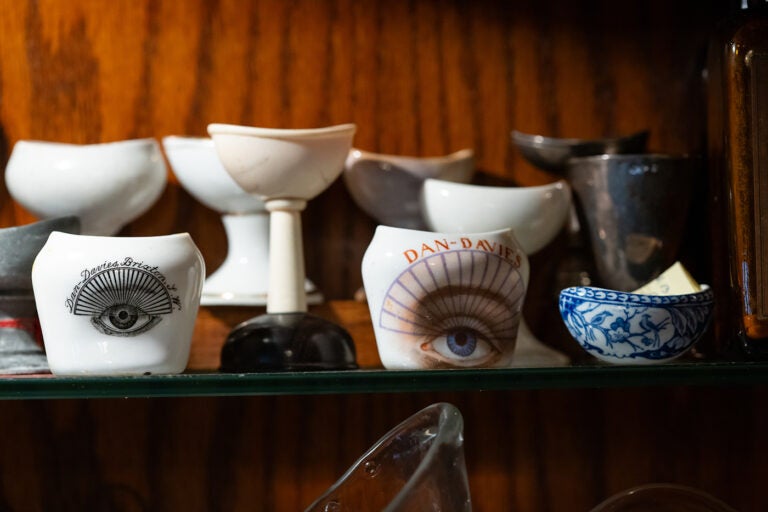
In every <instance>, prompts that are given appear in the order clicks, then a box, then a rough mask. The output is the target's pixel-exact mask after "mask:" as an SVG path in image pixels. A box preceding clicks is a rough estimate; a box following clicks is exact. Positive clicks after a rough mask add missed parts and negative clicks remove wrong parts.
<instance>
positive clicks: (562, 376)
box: [0, 361, 768, 399]
mask: <svg viewBox="0 0 768 512" xmlns="http://www.w3.org/2000/svg"><path fill="white" fill-rule="evenodd" d="M763 383H768V362H761V363H746V362H700V361H692V362H681V363H675V364H666V365H655V366H608V365H602V364H583V365H574V366H568V367H559V368H513V369H500V370H423V371H392V370H352V371H328V372H291V373H246V374H220V373H186V374H181V375H150V376H140V377H67V378H63V377H55V376H51V375H36V376H8V377H0V399H42V398H108V397H183V396H232V395H310V394H314V395H316V394H343V393H402V392H419V391H479V390H483V391H491V390H514V389H553V388H554V389H556V388H604V387H629V386H634V387H636V386H673V385H712V386H721V385H748V384H763Z"/></svg>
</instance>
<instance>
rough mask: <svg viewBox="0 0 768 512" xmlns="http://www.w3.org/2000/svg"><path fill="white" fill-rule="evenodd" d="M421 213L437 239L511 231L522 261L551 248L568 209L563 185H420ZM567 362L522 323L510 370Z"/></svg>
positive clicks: (568, 193)
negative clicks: (441, 235)
mask: <svg viewBox="0 0 768 512" xmlns="http://www.w3.org/2000/svg"><path fill="white" fill-rule="evenodd" d="M421 207H422V210H423V212H424V218H425V220H426V221H427V225H428V226H429V228H430V229H432V230H433V231H438V232H441V233H475V232H483V231H490V230H496V229H504V228H511V229H512V231H513V232H514V233H515V238H516V239H517V240H518V241H519V243H520V246H521V247H522V248H523V250H524V251H525V253H526V254H527V255H531V254H534V253H536V252H537V251H539V250H540V249H541V248H543V247H544V246H546V245H547V244H549V243H550V242H552V240H553V239H554V238H555V236H557V234H558V233H559V232H560V230H561V229H562V228H563V225H564V223H565V220H566V219H567V217H568V213H569V211H570V208H571V190H570V187H569V186H568V183H567V182H566V181H565V180H560V181H557V182H554V183H550V184H547V185H541V186H534V187H490V186H479V185H466V184H461V183H450V182H446V181H442V180H426V181H425V182H424V188H423V189H422V193H421ZM568 362H569V359H568V357H567V356H565V355H564V354H561V353H560V352H558V351H556V350H554V349H552V348H550V347H548V346H546V345H545V344H543V343H542V342H541V341H539V340H538V339H537V338H536V337H535V336H534V335H533V333H532V332H531V330H530V328H529V327H528V325H527V324H526V322H525V319H524V318H523V320H522V322H521V323H520V330H519V334H518V337H517V348H516V353H515V357H514V360H513V361H512V363H511V364H512V365H513V366H562V365H564V364H567V363H568Z"/></svg>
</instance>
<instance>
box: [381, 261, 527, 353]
mask: <svg viewBox="0 0 768 512" xmlns="http://www.w3.org/2000/svg"><path fill="white" fill-rule="evenodd" d="M524 295H525V286H524V284H523V280H522V277H521V276H520V274H519V272H518V271H517V267H516V266H515V265H513V264H512V263H511V262H509V261H508V260H505V259H503V258H501V257H499V256H497V255H495V254H490V253H487V252H484V251H473V250H458V251H449V252H444V253H440V254H435V255H432V256H429V257H427V258H423V259H422V260H420V261H418V262H416V263H414V264H413V265H411V266H410V267H409V268H408V269H406V270H405V271H404V272H403V273H402V274H401V275H400V276H399V277H398V278H397V279H396V280H395V282H393V283H392V285H391V286H390V288H389V291H388V292H387V295H386V297H385V300H384V305H383V307H382V312H381V316H380V325H381V327H383V328H385V329H387V330H390V331H394V332H396V333H398V334H400V335H406V337H408V338H409V339H411V340H412V343H413V345H414V346H415V347H416V348H417V352H418V353H419V355H420V356H421V357H422V358H423V360H424V361H425V362H426V365H427V366H429V367H482V366H488V365H490V364H492V363H493V362H494V361H495V360H497V359H499V357H501V355H502V354H503V353H504V351H505V350H508V348H509V347H513V346H514V342H515V340H516V338H517V328H518V326H519V322H520V310H521V308H522V303H523V298H524Z"/></svg>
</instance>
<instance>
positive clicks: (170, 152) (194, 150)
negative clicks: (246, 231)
mask: <svg viewBox="0 0 768 512" xmlns="http://www.w3.org/2000/svg"><path fill="white" fill-rule="evenodd" d="M163 149H164V150H165V154H166V156H167V157H168V162H169V163H170V164H171V169H172V170H173V173H174V174H175V175H176V177H177V178H178V179H179V182H180V183H181V185H182V186H183V187H184V189H185V190H186V191H187V192H189V193H190V194H191V195H192V196H193V197H194V198H195V199H197V200H198V201H200V202H201V203H202V204H204V205H205V206H207V207H208V208H210V209H212V210H215V211H217V212H219V213H239V214H243V213H253V212H266V209H265V208H264V201H261V200H260V199H258V198H256V197H254V196H253V195H251V194H249V193H248V192H246V191H245V190H243V189H242V188H241V187H240V185H238V184H237V183H236V182H235V180H234V179H232V176H230V175H229V173H228V172H227V171H226V170H224V167H223V166H222V165H221V161H220V160H219V157H218V155H217V154H216V147H215V146H214V144H213V140H211V139H210V138H208V137H180V136H169V137H163Z"/></svg>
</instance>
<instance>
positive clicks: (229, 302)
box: [200, 291, 325, 306]
mask: <svg viewBox="0 0 768 512" xmlns="http://www.w3.org/2000/svg"><path fill="white" fill-rule="evenodd" d="M323 302H325V297H324V296H323V294H322V293H320V292H318V291H315V292H312V293H310V292H307V304H309V305H310V306H315V305H317V304H322V303H323ZM200 305H201V306H266V305H267V294H266V292H265V293H259V294H243V293H230V292H223V293H214V292H209V293H206V292H205V291H204V292H203V295H202V296H201V297H200Z"/></svg>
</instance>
